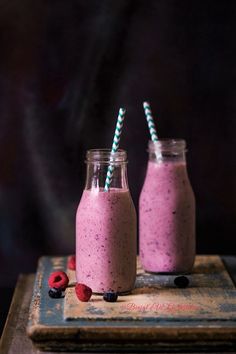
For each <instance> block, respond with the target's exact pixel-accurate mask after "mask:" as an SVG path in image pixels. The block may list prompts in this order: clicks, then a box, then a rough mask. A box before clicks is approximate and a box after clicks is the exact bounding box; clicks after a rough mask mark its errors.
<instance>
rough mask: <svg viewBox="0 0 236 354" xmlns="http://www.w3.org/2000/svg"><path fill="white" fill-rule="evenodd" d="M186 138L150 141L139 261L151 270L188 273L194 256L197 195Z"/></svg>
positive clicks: (140, 223) (140, 212) (142, 196)
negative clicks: (188, 172)
mask: <svg viewBox="0 0 236 354" xmlns="http://www.w3.org/2000/svg"><path fill="white" fill-rule="evenodd" d="M185 148H186V143H185V141H184V140H176V139H166V140H159V141H158V142H155V143H154V142H152V141H149V149H148V152H149V161H148V166H147V172H146V178H145V181H144V185H143V189H142V192H141V194H140V199H139V240H140V260H141V263H142V266H143V268H144V269H145V270H146V271H148V272H158V273H188V272H190V271H191V269H192V267H193V263H194V258H195V198H194V194H193V190H192V187H191V184H190V181H189V178H188V174H187V167H186V160H185V151H186V150H185Z"/></svg>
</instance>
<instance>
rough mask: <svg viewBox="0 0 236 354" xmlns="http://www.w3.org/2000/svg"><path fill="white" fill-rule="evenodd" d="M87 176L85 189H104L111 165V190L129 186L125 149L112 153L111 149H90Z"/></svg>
mask: <svg viewBox="0 0 236 354" xmlns="http://www.w3.org/2000/svg"><path fill="white" fill-rule="evenodd" d="M86 163H87V176H86V183H85V189H86V190H97V191H103V190H104V187H105V183H106V177H107V172H108V168H109V166H110V167H112V178H111V182H110V186H109V190H112V189H125V190H127V189H128V188H129V187H128V178H127V154H126V152H125V151H124V150H118V152H116V153H111V150H108V149H102V150H88V152H87V160H86Z"/></svg>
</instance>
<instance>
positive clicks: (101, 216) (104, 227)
mask: <svg viewBox="0 0 236 354" xmlns="http://www.w3.org/2000/svg"><path fill="white" fill-rule="evenodd" d="M86 163H87V178H86V185H85V189H84V192H83V195H82V198H81V200H80V203H79V206H78V209H77V215H76V277H77V282H80V283H84V284H86V285H88V286H90V287H91V288H92V290H93V292H96V293H103V292H105V291H114V292H118V293H123V292H129V291H130V290H132V289H133V287H134V283H135V277H136V233H137V230H136V228H137V226H136V222H137V221H136V212H135V208H134V204H133V201H132V198H131V195H130V192H129V187H128V180H127V154H126V152H125V151H124V150H119V151H118V152H116V153H112V154H111V151H110V150H107V149H103V150H88V151H87V160H86ZM110 164H112V165H113V166H114V172H113V178H112V182H111V185H110V188H109V190H108V191H105V190H104V186H105V179H106V174H107V169H108V166H109V165H110Z"/></svg>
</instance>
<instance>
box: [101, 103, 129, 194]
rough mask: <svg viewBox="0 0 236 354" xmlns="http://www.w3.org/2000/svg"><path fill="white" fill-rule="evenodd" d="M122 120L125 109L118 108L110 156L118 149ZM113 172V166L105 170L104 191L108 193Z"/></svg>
mask: <svg viewBox="0 0 236 354" xmlns="http://www.w3.org/2000/svg"><path fill="white" fill-rule="evenodd" d="M124 119H125V109H124V108H120V109H119V114H118V118H117V122H116V130H115V134H114V138H113V144H112V148H111V155H112V154H114V153H115V152H117V150H118V149H119V142H120V136H121V133H122V127H123V122H124ZM113 171H114V166H113V165H109V167H108V170H107V176H106V181H105V191H106V192H108V191H109V188H110V185H111V181H112V176H113Z"/></svg>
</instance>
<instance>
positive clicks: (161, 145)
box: [148, 138, 187, 152]
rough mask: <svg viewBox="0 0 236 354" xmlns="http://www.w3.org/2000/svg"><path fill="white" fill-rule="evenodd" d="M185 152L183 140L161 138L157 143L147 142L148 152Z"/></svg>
mask: <svg viewBox="0 0 236 354" xmlns="http://www.w3.org/2000/svg"><path fill="white" fill-rule="evenodd" d="M156 151H163V152H171V151H174V152H186V151H187V150H186V141H185V140H184V139H175V138H163V139H159V140H157V141H152V140H149V141H148V152H156Z"/></svg>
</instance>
